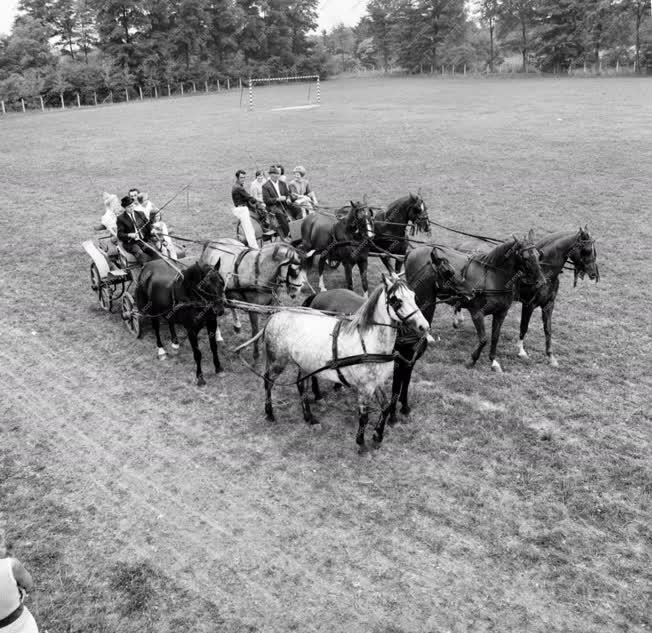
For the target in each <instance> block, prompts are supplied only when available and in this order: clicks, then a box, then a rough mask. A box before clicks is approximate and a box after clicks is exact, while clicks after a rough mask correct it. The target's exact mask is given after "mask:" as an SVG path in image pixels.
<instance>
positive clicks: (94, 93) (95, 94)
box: [93, 92, 97, 105]
mask: <svg viewBox="0 0 652 633" xmlns="http://www.w3.org/2000/svg"><path fill="white" fill-rule="evenodd" d="M93 101H95V105H97V92H93Z"/></svg>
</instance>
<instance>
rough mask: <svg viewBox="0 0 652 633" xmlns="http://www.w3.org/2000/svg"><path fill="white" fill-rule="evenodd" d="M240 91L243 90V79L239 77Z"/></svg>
mask: <svg viewBox="0 0 652 633" xmlns="http://www.w3.org/2000/svg"><path fill="white" fill-rule="evenodd" d="M238 89H239V90H242V78H241V77H238Z"/></svg>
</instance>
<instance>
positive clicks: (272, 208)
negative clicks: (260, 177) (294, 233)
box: [263, 165, 303, 237]
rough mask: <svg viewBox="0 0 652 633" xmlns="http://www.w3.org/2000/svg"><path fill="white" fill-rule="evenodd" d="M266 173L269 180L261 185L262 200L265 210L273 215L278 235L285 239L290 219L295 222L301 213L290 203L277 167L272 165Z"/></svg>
mask: <svg viewBox="0 0 652 633" xmlns="http://www.w3.org/2000/svg"><path fill="white" fill-rule="evenodd" d="M268 173H269V180H268V181H267V182H266V183H265V184H264V185H263V200H264V202H265V205H266V206H267V210H268V211H269V212H270V213H273V214H274V217H275V218H276V221H277V223H278V227H279V232H280V234H281V235H282V236H283V237H287V236H288V235H289V233H290V224H289V221H290V219H293V220H296V219H297V218H300V217H302V215H303V213H302V211H301V207H299V206H297V205H295V204H294V203H293V202H292V200H291V198H290V190H289V189H288V186H287V184H286V183H285V182H283V181H282V180H280V178H279V177H280V172H279V169H278V167H276V165H272V166H271V167H270V168H269V172H268Z"/></svg>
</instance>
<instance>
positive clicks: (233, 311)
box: [231, 308, 242, 332]
mask: <svg viewBox="0 0 652 633" xmlns="http://www.w3.org/2000/svg"><path fill="white" fill-rule="evenodd" d="M231 314H232V315H233V331H234V332H239V331H240V330H241V329H242V323H241V322H240V313H239V312H238V311H237V310H236V309H235V308H231Z"/></svg>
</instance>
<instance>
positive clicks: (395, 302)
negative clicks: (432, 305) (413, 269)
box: [385, 281, 419, 327]
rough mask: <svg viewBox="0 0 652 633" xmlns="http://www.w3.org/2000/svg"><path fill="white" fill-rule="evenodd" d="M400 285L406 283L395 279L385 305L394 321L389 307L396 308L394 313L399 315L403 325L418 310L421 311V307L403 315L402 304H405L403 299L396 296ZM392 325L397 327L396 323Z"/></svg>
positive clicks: (388, 314) (388, 291)
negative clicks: (401, 311)
mask: <svg viewBox="0 0 652 633" xmlns="http://www.w3.org/2000/svg"><path fill="white" fill-rule="evenodd" d="M399 285H404V284H403V283H402V282H401V281H395V282H394V283H393V284H392V286H391V288H389V290H387V302H386V304H385V307H386V308H387V316H389V318H390V319H391V320H392V321H393V320H394V319H393V318H392V315H391V314H390V312H389V309H390V308H391V309H392V310H394V314H395V315H396V316H397V317H398V320H399V322H400V323H401V324H402V325H406V324H407V322H408V320H409V319H410V318H411V317H413V316H414V315H415V314H416V313H417V312H419V307H418V306H417V307H416V308H415V309H414V310H412V312H410V314H406V315H405V316H402V315H401V313H400V309H401V305H402V304H403V301H402V300H401V299H399V298H398V297H397V296H396V294H395V293H396V289H397V288H398V286H399ZM392 327H396V326H395V325H392Z"/></svg>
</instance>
